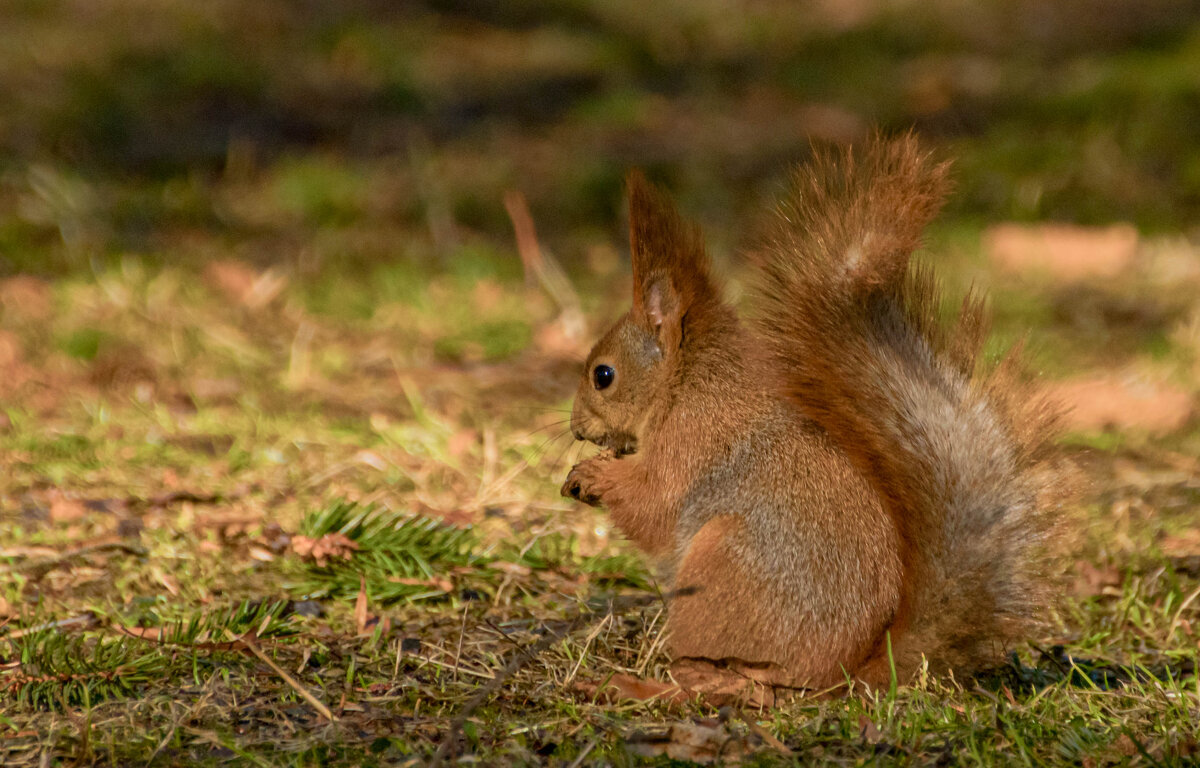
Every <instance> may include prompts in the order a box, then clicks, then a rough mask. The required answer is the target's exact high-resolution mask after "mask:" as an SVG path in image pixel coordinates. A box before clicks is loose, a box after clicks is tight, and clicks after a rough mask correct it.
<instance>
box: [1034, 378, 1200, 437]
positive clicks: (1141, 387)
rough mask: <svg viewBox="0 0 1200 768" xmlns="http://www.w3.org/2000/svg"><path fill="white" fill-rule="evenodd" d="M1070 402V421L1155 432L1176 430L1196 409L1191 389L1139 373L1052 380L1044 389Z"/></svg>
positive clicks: (1085, 426) (1076, 425)
mask: <svg viewBox="0 0 1200 768" xmlns="http://www.w3.org/2000/svg"><path fill="white" fill-rule="evenodd" d="M1044 391H1045V392H1046V394H1047V396H1048V397H1049V398H1051V399H1052V400H1055V401H1057V402H1059V403H1062V404H1063V405H1064V406H1066V408H1067V409H1068V410H1067V413H1066V414H1065V416H1064V419H1065V422H1066V425H1067V426H1068V427H1069V428H1071V429H1075V430H1079V431H1084V432H1089V431H1101V430H1105V429H1110V428H1116V429H1136V430H1141V431H1144V432H1147V433H1149V434H1153V435H1162V434H1167V433H1170V432H1175V431H1177V430H1178V429H1180V428H1181V427H1183V426H1184V425H1185V424H1187V423H1188V421H1189V420H1190V419H1191V417H1192V414H1193V412H1194V408H1195V406H1194V403H1193V398H1192V395H1191V393H1190V392H1187V391H1185V390H1183V389H1180V388H1179V387H1175V386H1172V385H1171V384H1168V383H1166V382H1156V381H1151V380H1147V379H1145V378H1144V377H1139V376H1133V375H1129V376H1114V375H1105V374H1101V375H1093V376H1081V377H1078V378H1074V379H1065V380H1062V381H1056V382H1052V383H1050V384H1047V385H1046V386H1045V390H1044Z"/></svg>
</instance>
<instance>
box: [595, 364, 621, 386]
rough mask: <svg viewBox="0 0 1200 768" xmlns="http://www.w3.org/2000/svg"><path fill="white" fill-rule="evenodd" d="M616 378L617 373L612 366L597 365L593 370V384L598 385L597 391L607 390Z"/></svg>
mask: <svg viewBox="0 0 1200 768" xmlns="http://www.w3.org/2000/svg"><path fill="white" fill-rule="evenodd" d="M616 377H617V372H616V371H614V370H613V369H612V367H611V366H608V365H597V366H596V367H595V368H594V369H592V383H593V384H595V385H596V389H606V388H607V387H608V385H609V384H612V383H613V379H615V378H616Z"/></svg>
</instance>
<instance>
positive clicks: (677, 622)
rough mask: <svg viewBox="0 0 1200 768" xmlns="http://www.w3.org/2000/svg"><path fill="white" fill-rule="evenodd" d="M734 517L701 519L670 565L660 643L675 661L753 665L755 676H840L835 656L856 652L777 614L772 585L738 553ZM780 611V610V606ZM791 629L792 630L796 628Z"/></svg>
mask: <svg viewBox="0 0 1200 768" xmlns="http://www.w3.org/2000/svg"><path fill="white" fill-rule="evenodd" d="M742 533H743V523H742V521H741V520H740V519H739V518H737V517H735V516H733V515H722V516H719V517H715V518H713V519H712V520H709V521H708V522H707V523H705V524H704V526H703V527H702V528H701V529H700V530H699V531H698V532H697V533H696V535H695V536H694V537H692V540H691V541H690V542H689V544H688V547H687V551H686V552H685V554H684V556H683V559H682V562H681V563H680V565H679V568H678V570H677V571H676V576H675V582H674V590H673V592H674V596H673V597H672V598H671V604H670V608H669V610H668V617H667V631H668V633H669V638H668V641H667V647H668V649H669V650H670V651H671V653H672V655H674V656H675V658H676V659H680V658H694V659H705V660H709V661H714V662H728V663H730V664H731V665H733V666H734V667H740V666H746V665H747V664H748V665H750V666H753V667H757V668H758V669H759V672H758V673H757V677H758V680H759V682H768V683H770V684H773V685H783V686H789V687H797V688H822V687H826V686H828V685H831V684H836V683H838V682H840V681H842V680H843V679H844V674H845V673H844V672H843V668H842V666H843V665H842V664H841V663H839V660H842V659H846V658H849V657H852V656H855V655H859V656H860V657H861V655H860V654H859V653H857V652H856V649H853V648H849V647H847V648H845V649H840V648H839V647H838V642H837V639H835V638H828V637H824V636H818V635H820V634H821V628H819V627H816V626H804V625H805V624H811V622H805V621H804V620H803V619H802V618H801V617H795V616H794V617H787V616H781V615H780V611H781V608H782V607H781V606H780V605H779V604H778V601H776V600H773V599H772V595H773V594H774V591H775V587H773V586H772V585H770V584H767V583H765V582H763V581H762V580H761V579H757V578H755V577H754V575H753V574H754V573H755V570H754V569H752V568H751V564H750V563H747V562H746V561H745V560H744V558H743V557H742V556H740V553H742V552H744V551H745V548H744V547H743V546H742V544H743V542H741V541H739V539H741V537H742ZM784 610H786V609H784ZM797 630H799V631H797Z"/></svg>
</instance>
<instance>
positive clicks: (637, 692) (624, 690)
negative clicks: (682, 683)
mask: <svg viewBox="0 0 1200 768" xmlns="http://www.w3.org/2000/svg"><path fill="white" fill-rule="evenodd" d="M571 689H572V690H574V691H576V692H578V693H582V694H584V695H585V696H588V697H590V698H592V699H594V700H598V701H607V702H613V703H615V702H618V701H622V700H625V699H633V700H635V701H651V700H653V701H661V702H667V703H670V704H682V703H684V702H687V701H690V700H691V699H692V698H693V696H692V695H691V694H689V693H687V692H685V691H684V690H683V689H682V688H680V687H679V686H678V685H676V684H675V683H664V682H662V681H661V680H643V679H641V678H638V677H634V676H633V675H626V674H623V673H618V674H615V675H612V676H610V677H609V678H608V679H606V680H604V681H602V682H595V681H590V680H577V681H575V682H574V683H573V684H572V685H571Z"/></svg>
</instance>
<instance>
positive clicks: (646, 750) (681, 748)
mask: <svg viewBox="0 0 1200 768" xmlns="http://www.w3.org/2000/svg"><path fill="white" fill-rule="evenodd" d="M756 741H757V739H756V738H755V737H752V736H749V735H745V736H744V735H741V734H737V733H733V732H731V731H730V730H729V728H728V727H727V726H726V724H725V723H722V722H718V721H713V720H696V721H692V722H681V723H673V724H672V725H671V726H669V727H668V728H667V729H666V731H665V732H664V731H659V732H655V733H635V734H633V735H632V736H631V737H630V738H629V740H628V745H629V749H630V751H631V752H633V753H634V754H635V755H638V756H640V757H660V756H663V755H666V756H667V757H669V758H670V759H672V760H689V761H691V762H694V763H700V764H701V765H709V764H711V763H715V762H720V763H721V764H722V765H736V764H738V763H740V762H741V761H742V760H743V759H744V758H745V757H747V756H748V755H750V754H751V753H752V752H753V751H754V747H753V745H752V742H756Z"/></svg>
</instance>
